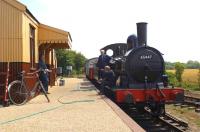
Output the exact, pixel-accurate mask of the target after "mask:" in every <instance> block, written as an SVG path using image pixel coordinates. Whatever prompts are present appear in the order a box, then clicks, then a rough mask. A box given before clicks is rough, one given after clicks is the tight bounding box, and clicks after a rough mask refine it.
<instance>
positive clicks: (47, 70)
mask: <svg viewBox="0 0 200 132" xmlns="http://www.w3.org/2000/svg"><path fill="white" fill-rule="evenodd" d="M41 71H43V72H45V73H46V72H52V71H51V70H49V69H42V68H40V69H38V70H37V71H35V72H29V73H27V75H34V74H36V73H38V72H41ZM22 72H23V71H22ZM24 73H25V71H24Z"/></svg>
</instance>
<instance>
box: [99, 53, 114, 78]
mask: <svg viewBox="0 0 200 132" xmlns="http://www.w3.org/2000/svg"><path fill="white" fill-rule="evenodd" d="M100 52H101V55H100V56H99V58H98V61H97V67H98V68H99V69H98V79H99V80H100V79H102V76H103V72H104V68H105V66H107V65H108V64H109V61H110V59H111V57H110V56H108V55H106V54H105V51H104V50H100Z"/></svg>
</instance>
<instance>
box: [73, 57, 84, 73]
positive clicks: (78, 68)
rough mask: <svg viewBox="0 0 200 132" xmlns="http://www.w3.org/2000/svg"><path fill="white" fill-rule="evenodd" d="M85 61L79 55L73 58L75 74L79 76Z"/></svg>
mask: <svg viewBox="0 0 200 132" xmlns="http://www.w3.org/2000/svg"><path fill="white" fill-rule="evenodd" d="M85 60H86V58H85V57H84V56H83V55H82V54H81V53H77V54H76V56H75V58H74V66H75V69H76V72H77V74H80V73H81V72H82V69H83V67H84V63H85Z"/></svg>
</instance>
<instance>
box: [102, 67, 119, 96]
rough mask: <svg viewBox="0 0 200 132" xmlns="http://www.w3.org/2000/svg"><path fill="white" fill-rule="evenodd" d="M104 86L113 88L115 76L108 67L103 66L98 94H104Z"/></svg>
mask: <svg viewBox="0 0 200 132" xmlns="http://www.w3.org/2000/svg"><path fill="white" fill-rule="evenodd" d="M105 86H108V87H113V86H115V74H114V72H113V70H112V69H111V68H110V66H105V69H104V72H103V76H102V80H101V89H100V94H104V91H105Z"/></svg>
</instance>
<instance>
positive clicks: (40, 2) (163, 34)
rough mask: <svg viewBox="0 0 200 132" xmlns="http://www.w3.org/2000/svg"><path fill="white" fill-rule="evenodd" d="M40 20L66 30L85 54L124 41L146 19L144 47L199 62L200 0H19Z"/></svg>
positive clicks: (93, 54) (89, 55) (74, 46)
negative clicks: (145, 42) (138, 23)
mask: <svg viewBox="0 0 200 132" xmlns="http://www.w3.org/2000/svg"><path fill="white" fill-rule="evenodd" d="M19 1H20V2H21V3H23V4H24V5H26V6H27V8H28V9H29V10H30V11H31V13H32V14H33V15H34V16H35V17H36V18H37V20H38V21H39V22H40V23H43V24H46V25H49V26H53V27H56V28H59V29H62V30H65V31H68V32H70V34H71V36H72V40H73V41H72V50H76V51H78V52H81V53H82V54H83V55H85V56H86V57H87V58H92V57H97V56H99V54H100V53H99V49H101V48H102V47H104V46H106V45H108V44H113V43H118V42H122V43H126V40H127V37H128V36H129V35H131V34H137V32H136V23H137V22H147V23H148V26H147V28H148V29H147V45H148V46H151V47H154V48H156V49H158V50H159V51H160V52H161V53H163V54H164V56H163V57H164V59H165V61H171V62H177V61H180V62H187V61H188V60H197V61H200V14H199V12H200V8H199V7H200V3H199V0H19Z"/></svg>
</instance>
